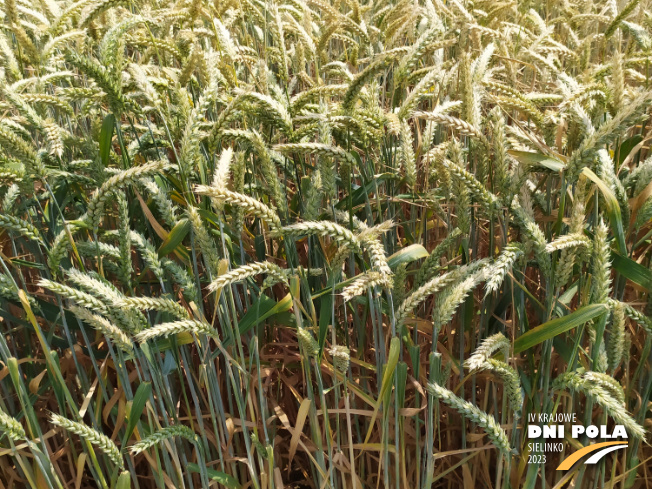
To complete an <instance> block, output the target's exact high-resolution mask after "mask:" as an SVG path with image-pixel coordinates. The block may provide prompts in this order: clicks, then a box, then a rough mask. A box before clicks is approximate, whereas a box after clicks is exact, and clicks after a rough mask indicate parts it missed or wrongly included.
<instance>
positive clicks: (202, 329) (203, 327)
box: [135, 319, 219, 343]
mask: <svg viewBox="0 0 652 489" xmlns="http://www.w3.org/2000/svg"><path fill="white" fill-rule="evenodd" d="M179 333H193V334H195V335H197V334H204V335H206V336H208V337H209V338H214V339H215V340H218V341H219V335H218V333H217V330H215V329H214V328H213V327H212V326H211V325H210V324H207V323H204V322H201V321H196V320H194V319H186V320H184V321H175V322H172V323H162V324H158V325H156V326H153V327H151V328H149V329H146V330H144V331H141V332H140V333H138V334H137V335H136V337H135V338H136V341H138V342H139V343H145V342H146V341H148V340H150V339H153V338H158V337H161V336H163V337H164V338H167V337H168V336H170V335H173V334H179Z"/></svg>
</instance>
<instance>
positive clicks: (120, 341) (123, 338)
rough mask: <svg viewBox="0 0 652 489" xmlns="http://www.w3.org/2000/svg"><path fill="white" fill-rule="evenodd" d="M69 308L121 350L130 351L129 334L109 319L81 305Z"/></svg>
mask: <svg viewBox="0 0 652 489" xmlns="http://www.w3.org/2000/svg"><path fill="white" fill-rule="evenodd" d="M70 310H71V311H72V313H73V314H74V315H75V316H77V317H78V318H79V319H81V320H82V321H85V322H87V323H88V324H90V325H91V326H92V327H94V328H95V329H97V330H98V331H100V332H101V333H102V334H104V335H105V336H106V337H107V338H109V339H110V340H111V341H112V342H113V343H114V344H115V345H116V346H117V347H118V348H120V349H121V350H122V351H124V352H127V353H131V352H132V350H133V343H132V342H131V340H130V339H129V336H127V335H126V334H125V332H124V331H122V330H121V329H120V328H118V327H117V326H115V325H114V324H113V323H111V321H109V320H108V319H106V318H104V317H102V316H98V315H97V314H93V313H92V312H90V311H89V310H88V309H85V308H83V307H78V306H72V307H71V308H70Z"/></svg>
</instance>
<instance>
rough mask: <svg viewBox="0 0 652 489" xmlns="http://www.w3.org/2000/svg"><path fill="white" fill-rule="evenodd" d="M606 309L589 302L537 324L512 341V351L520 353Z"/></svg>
mask: <svg viewBox="0 0 652 489" xmlns="http://www.w3.org/2000/svg"><path fill="white" fill-rule="evenodd" d="M607 309H608V308H607V306H606V305H605V304H591V305H588V306H584V307H580V308H579V309H578V310H577V311H575V312H573V313H571V314H569V315H568V316H564V317H561V318H556V319H553V320H552V321H548V322H547V323H544V324H542V325H541V326H537V327H536V328H533V329H531V330H530V331H528V332H527V333H524V334H522V335H521V336H519V337H518V338H517V339H516V341H515V342H514V353H521V352H522V351H525V350H527V349H529V348H532V347H533V346H536V345H538V344H539V343H543V342H544V341H546V340H549V339H550V338H554V337H555V336H557V335H559V334H562V333H565V332H566V331H569V330H571V329H573V328H576V327H578V326H581V325H583V324H584V323H586V322H588V321H590V320H591V319H593V318H595V317H597V316H599V315H600V314H603V313H605V312H606V311H607Z"/></svg>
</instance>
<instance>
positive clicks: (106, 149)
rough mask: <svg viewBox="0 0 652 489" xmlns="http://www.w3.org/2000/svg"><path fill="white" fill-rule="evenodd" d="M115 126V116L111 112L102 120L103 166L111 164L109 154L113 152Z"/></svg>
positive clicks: (101, 153) (101, 158)
mask: <svg viewBox="0 0 652 489" xmlns="http://www.w3.org/2000/svg"><path fill="white" fill-rule="evenodd" d="M114 128H115V116H114V115H113V114H109V115H107V116H106V117H105V118H104V121H103V122H102V129H101V130H100V160H101V161H102V166H103V167H104V168H107V167H108V166H109V156H110V154H111V140H112V139H113V129H114Z"/></svg>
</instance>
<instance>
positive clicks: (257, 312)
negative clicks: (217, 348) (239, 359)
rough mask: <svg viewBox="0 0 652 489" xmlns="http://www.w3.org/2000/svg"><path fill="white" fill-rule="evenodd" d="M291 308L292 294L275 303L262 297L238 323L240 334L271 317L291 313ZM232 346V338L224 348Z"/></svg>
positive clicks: (228, 339) (226, 341) (227, 340)
mask: <svg viewBox="0 0 652 489" xmlns="http://www.w3.org/2000/svg"><path fill="white" fill-rule="evenodd" d="M291 307H292V296H291V295H290V294H288V295H286V296H285V297H283V299H281V300H280V301H278V302H275V301H274V300H273V299H270V298H269V297H267V296H266V295H263V296H261V297H260V298H259V299H258V300H256V301H255V302H254V303H253V304H252V305H251V307H249V309H248V310H247V313H246V314H245V315H244V316H242V318H241V319H240V321H239V322H238V328H239V330H240V334H245V333H246V332H247V331H249V330H250V329H251V328H253V327H254V326H256V325H258V324H259V323H261V322H263V321H264V320H265V319H267V318H269V317H271V316H274V315H276V314H280V313H283V312H287V311H289V310H290V308H291ZM230 344H231V339H230V338H227V339H226V340H225V341H224V342H223V345H224V346H229V345H230Z"/></svg>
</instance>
